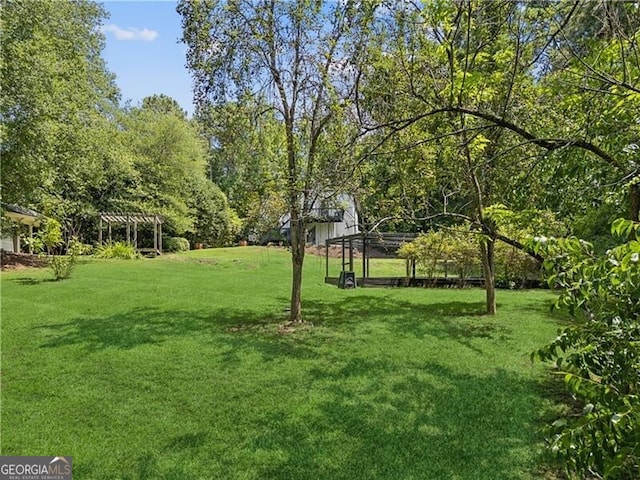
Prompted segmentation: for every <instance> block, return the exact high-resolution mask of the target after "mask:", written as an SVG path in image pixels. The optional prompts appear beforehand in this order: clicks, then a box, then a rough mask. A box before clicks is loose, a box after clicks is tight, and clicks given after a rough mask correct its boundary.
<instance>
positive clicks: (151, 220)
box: [98, 212, 164, 255]
mask: <svg viewBox="0 0 640 480" xmlns="http://www.w3.org/2000/svg"><path fill="white" fill-rule="evenodd" d="M163 220H164V219H163V218H162V216H160V215H158V214H155V213H109V212H103V213H101V214H100V225H99V228H98V243H99V244H100V245H102V244H103V230H104V225H105V223H106V226H107V242H108V243H111V241H112V235H111V234H112V231H111V230H112V228H111V225H112V224H114V223H115V224H118V225H126V227H127V234H126V238H127V243H128V244H129V245H133V248H135V249H136V250H137V251H139V252H140V253H152V254H154V255H162V222H163ZM138 225H153V248H138Z"/></svg>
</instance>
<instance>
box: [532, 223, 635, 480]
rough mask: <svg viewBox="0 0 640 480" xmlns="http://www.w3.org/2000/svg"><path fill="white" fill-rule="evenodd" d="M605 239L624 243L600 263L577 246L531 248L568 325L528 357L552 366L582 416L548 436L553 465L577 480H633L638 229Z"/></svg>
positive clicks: (621, 226)
mask: <svg viewBox="0 0 640 480" xmlns="http://www.w3.org/2000/svg"><path fill="white" fill-rule="evenodd" d="M612 232H613V233H614V234H616V235H617V236H619V237H622V238H623V240H624V243H623V244H621V245H619V246H617V247H615V248H613V249H611V250H609V251H608V252H607V253H606V255H604V256H596V255H594V253H593V247H592V245H591V244H590V243H588V242H584V241H582V240H578V239H576V238H565V239H554V238H538V239H536V240H535V241H533V246H534V247H535V248H536V249H537V250H538V251H539V252H540V253H542V254H543V255H544V256H545V257H546V260H545V262H544V267H545V269H546V271H547V272H548V273H549V279H548V281H549V285H550V286H552V287H554V288H560V289H562V290H563V293H562V294H561V295H560V297H559V298H558V300H557V302H556V304H555V306H556V308H563V309H567V310H568V311H569V313H570V314H571V316H572V317H573V320H574V321H573V323H572V324H571V325H570V326H568V327H566V328H564V329H562V330H560V331H559V332H558V337H557V338H556V339H555V340H554V341H553V342H551V343H550V344H549V345H547V346H546V347H545V348H543V349H540V350H539V351H538V352H536V353H535V356H536V357H537V358H539V359H541V360H551V361H555V363H556V366H557V368H558V371H559V372H560V373H562V374H563V375H564V378H565V385H566V388H567V390H568V392H569V393H570V394H571V395H572V396H573V397H574V398H575V399H576V400H577V401H578V402H579V407H580V408H581V409H582V412H581V413H579V414H578V415H576V416H571V417H568V418H561V419H559V420H557V421H556V422H554V423H553V424H552V425H550V426H549V428H548V429H547V433H548V434H549V435H550V439H549V447H550V451H551V453H552V454H553V455H554V457H555V458H556V459H558V460H560V461H561V462H562V463H563V465H564V467H565V468H566V470H568V471H569V472H574V473H577V474H578V475H581V476H584V475H586V474H587V473H589V472H595V473H597V474H598V475H600V476H603V477H604V478H611V479H629V478H638V476H639V475H640V302H638V299H639V298H640V268H639V264H640V224H639V223H634V222H632V221H629V220H617V221H616V222H614V224H613V226H612Z"/></svg>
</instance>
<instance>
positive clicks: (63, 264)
mask: <svg viewBox="0 0 640 480" xmlns="http://www.w3.org/2000/svg"><path fill="white" fill-rule="evenodd" d="M83 247H84V245H83V244H82V243H80V242H78V241H77V240H76V239H75V238H74V239H72V240H71V243H70V245H69V248H68V249H67V254H66V255H53V256H51V257H49V258H48V259H47V266H48V267H49V268H50V269H51V271H52V272H53V276H54V277H55V279H56V280H63V279H65V278H69V277H70V276H71V272H72V270H73V268H74V267H75V266H76V263H77V260H78V256H79V255H81V254H82V251H83Z"/></svg>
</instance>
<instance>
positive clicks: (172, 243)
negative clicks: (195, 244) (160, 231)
mask: <svg viewBox="0 0 640 480" xmlns="http://www.w3.org/2000/svg"><path fill="white" fill-rule="evenodd" d="M162 243H163V246H164V250H165V251H167V252H170V253H171V252H186V251H188V250H189V247H190V246H189V240H187V239H186V238H183V237H167V238H165V239H163V241H162Z"/></svg>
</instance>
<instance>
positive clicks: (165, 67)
mask: <svg viewBox="0 0 640 480" xmlns="http://www.w3.org/2000/svg"><path fill="white" fill-rule="evenodd" d="M102 3H103V5H104V7H105V9H106V10H107V11H108V12H109V13H110V18H108V19H106V20H105V21H104V25H103V32H104V34H105V37H106V47H105V49H104V50H103V52H102V56H103V58H104V59H105V61H106V62H107V68H108V69H109V71H111V72H112V73H114V74H115V75H116V83H117V84H118V87H120V92H121V93H122V100H123V102H124V101H125V100H127V99H129V100H131V102H132V104H133V105H137V104H139V103H140V102H141V101H142V99H143V98H144V97H148V96H150V95H153V94H160V93H164V94H165V95H169V96H170V97H172V98H174V99H175V100H176V101H177V102H178V103H179V104H180V105H181V106H182V108H183V109H185V110H186V111H187V112H188V113H189V115H191V114H192V113H193V103H192V94H191V77H190V75H189V72H188V71H187V69H186V68H185V63H186V57H185V53H186V46H185V45H184V44H183V43H180V42H179V38H180V36H181V34H182V29H181V27H180V15H178V13H177V12H176V2H175V1H166V0H165V1H159V0H156V1H142V0H138V1H122V0H106V1H105V0H103V2H102Z"/></svg>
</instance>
